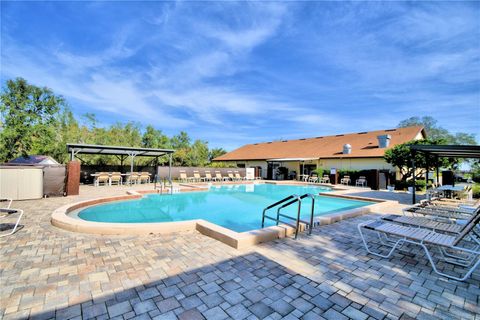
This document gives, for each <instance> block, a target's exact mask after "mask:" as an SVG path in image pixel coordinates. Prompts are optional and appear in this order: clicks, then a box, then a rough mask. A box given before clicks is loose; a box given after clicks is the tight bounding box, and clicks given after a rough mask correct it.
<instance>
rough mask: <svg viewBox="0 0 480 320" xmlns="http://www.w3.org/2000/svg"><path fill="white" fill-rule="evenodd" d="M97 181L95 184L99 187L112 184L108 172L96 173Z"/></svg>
mask: <svg viewBox="0 0 480 320" xmlns="http://www.w3.org/2000/svg"><path fill="white" fill-rule="evenodd" d="M95 175H96V177H95V180H94V182H93V184H94V185H95V186H96V187H98V186H100V183H103V185H105V186H106V185H107V184H110V176H109V174H108V173H107V172H95Z"/></svg>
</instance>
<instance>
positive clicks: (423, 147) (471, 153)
mask: <svg viewBox="0 0 480 320" xmlns="http://www.w3.org/2000/svg"><path fill="white" fill-rule="evenodd" d="M410 152H411V154H412V167H413V172H415V170H416V167H415V160H414V159H415V154H416V153H417V152H420V153H423V154H425V157H426V158H427V159H428V156H430V155H433V156H435V157H436V158H437V159H438V158H459V159H478V158H480V146H478V145H433V144H416V145H411V146H410ZM437 179H438V164H437ZM427 180H428V163H427V174H426V176H425V186H426V188H428V181H427ZM413 185H414V187H413V192H412V203H415V202H416V199H415V174H414V175H413Z"/></svg>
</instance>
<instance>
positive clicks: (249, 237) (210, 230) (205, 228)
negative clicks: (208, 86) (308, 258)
mask: <svg viewBox="0 0 480 320" xmlns="http://www.w3.org/2000/svg"><path fill="white" fill-rule="evenodd" d="M310 185H311V184H310ZM205 190H208V188H195V189H189V190H180V191H181V192H198V191H205ZM152 193H158V192H157V191H155V190H144V191H132V190H129V191H127V194H126V195H121V196H111V197H102V198H95V199H90V200H84V201H79V202H75V203H71V204H67V205H64V206H62V207H60V208H57V209H56V210H54V211H53V213H52V216H51V224H52V225H54V226H56V227H58V228H61V229H64V230H68V231H72V232H80V233H89V234H102V235H148V234H170V233H175V232H185V231H194V230H197V231H198V232H200V233H202V234H204V235H206V236H209V237H211V238H214V239H216V240H218V241H221V242H223V243H225V244H227V245H229V246H231V247H233V248H235V249H244V248H246V247H249V246H252V245H256V244H259V243H262V242H267V241H272V240H275V239H280V238H285V237H288V236H291V235H293V234H294V233H295V229H294V228H292V227H290V226H287V225H283V224H280V225H278V226H271V227H266V228H263V229H257V230H251V231H246V232H236V231H233V230H230V229H227V228H225V227H222V226H219V225H217V224H214V223H212V222H209V221H206V220H203V219H195V220H186V221H174V222H151V223H107V222H94V221H86V220H82V219H78V218H75V217H72V216H70V215H69V214H70V213H72V212H73V211H75V210H78V209H80V208H84V207H88V206H92V205H97V204H101V203H107V202H113V201H120V200H133V199H140V198H142V197H144V195H146V194H152ZM319 196H322V197H336V198H343V199H349V200H360V201H368V202H374V203H373V204H370V205H366V206H363V207H359V208H354V209H349V210H343V211H338V212H334V213H330V214H326V215H323V216H320V217H314V226H320V225H327V224H332V223H335V222H338V221H341V220H344V219H348V218H353V217H356V216H359V215H363V214H367V213H370V212H371V211H372V209H376V210H379V209H380V210H381V209H382V207H383V206H385V205H388V204H389V203H391V202H394V201H390V200H380V199H374V198H367V197H358V196H348V195H343V194H330V193H320V194H319ZM305 228H306V226H305V225H304V224H301V225H300V230H299V231H304V230H305Z"/></svg>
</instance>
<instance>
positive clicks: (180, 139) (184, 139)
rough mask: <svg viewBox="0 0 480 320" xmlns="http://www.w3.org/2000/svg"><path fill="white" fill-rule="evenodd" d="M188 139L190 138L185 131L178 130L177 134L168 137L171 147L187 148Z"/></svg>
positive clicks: (188, 146) (188, 144)
mask: <svg viewBox="0 0 480 320" xmlns="http://www.w3.org/2000/svg"><path fill="white" fill-rule="evenodd" d="M190 141H191V139H190V137H189V136H188V133H186V132H185V131H180V133H179V134H178V135H176V136H173V137H172V139H170V143H171V145H172V148H173V149H188V148H190Z"/></svg>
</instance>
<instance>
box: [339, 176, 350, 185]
mask: <svg viewBox="0 0 480 320" xmlns="http://www.w3.org/2000/svg"><path fill="white" fill-rule="evenodd" d="M340 184H344V185H346V186H348V185H349V184H350V176H343V178H342V179H340Z"/></svg>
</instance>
